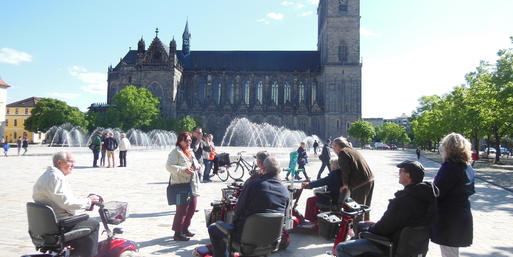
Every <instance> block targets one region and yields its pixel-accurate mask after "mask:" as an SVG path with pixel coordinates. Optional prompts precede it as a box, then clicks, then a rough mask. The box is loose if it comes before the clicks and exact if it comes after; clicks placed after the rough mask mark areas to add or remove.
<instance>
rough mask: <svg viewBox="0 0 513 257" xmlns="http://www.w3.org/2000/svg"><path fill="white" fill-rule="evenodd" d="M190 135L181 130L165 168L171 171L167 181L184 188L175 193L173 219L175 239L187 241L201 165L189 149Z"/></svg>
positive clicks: (190, 235) (189, 234)
mask: <svg viewBox="0 0 513 257" xmlns="http://www.w3.org/2000/svg"><path fill="white" fill-rule="evenodd" d="M191 142H192V136H191V133H189V132H183V133H182V134H180V135H179V136H178V139H177V140H176V147H175V149H173V151H171V153H169V156H168V159H167V165H166V168H167V170H168V171H169V172H170V173H171V176H170V178H169V183H170V184H171V185H174V186H176V187H178V186H180V188H182V189H185V190H182V191H181V192H179V193H177V197H176V213H175V217H174V220H173V230H174V231H175V235H174V236H173V239H174V240H175V241H189V239H190V237H193V236H194V234H193V233H191V232H190V231H189V226H190V225H191V220H192V216H193V215H194V212H195V211H196V204H197V197H198V196H199V194H198V193H199V189H198V186H199V176H198V173H199V172H200V168H201V165H200V164H199V163H198V161H197V160H196V157H194V153H193V152H192V149H191Z"/></svg>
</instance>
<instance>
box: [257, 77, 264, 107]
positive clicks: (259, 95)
mask: <svg viewBox="0 0 513 257" xmlns="http://www.w3.org/2000/svg"><path fill="white" fill-rule="evenodd" d="M263 87H264V85H263V83H262V81H258V84H257V100H258V102H259V103H260V104H263V103H262V96H263V92H262V91H263Z"/></svg>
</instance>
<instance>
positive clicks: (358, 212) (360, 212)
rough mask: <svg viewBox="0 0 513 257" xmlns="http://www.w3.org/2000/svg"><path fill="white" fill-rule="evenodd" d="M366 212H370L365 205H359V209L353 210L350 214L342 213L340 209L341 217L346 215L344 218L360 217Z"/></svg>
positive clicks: (342, 210)
mask: <svg viewBox="0 0 513 257" xmlns="http://www.w3.org/2000/svg"><path fill="white" fill-rule="evenodd" d="M367 212H370V207H369V206H367V205H363V204H362V205H360V209H358V210H355V211H352V212H347V211H344V209H343V208H342V209H340V213H342V214H343V215H346V216H353V217H355V216H360V215H363V214H365V213H367Z"/></svg>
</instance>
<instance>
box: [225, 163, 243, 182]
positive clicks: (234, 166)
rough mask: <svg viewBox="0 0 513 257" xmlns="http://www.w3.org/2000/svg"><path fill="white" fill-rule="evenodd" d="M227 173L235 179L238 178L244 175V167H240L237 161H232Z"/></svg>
mask: <svg viewBox="0 0 513 257" xmlns="http://www.w3.org/2000/svg"><path fill="white" fill-rule="evenodd" d="M228 175H229V176H230V177H231V178H233V179H235V180H237V179H240V178H242V176H244V167H242V165H240V164H239V163H238V162H232V163H230V169H229V173H228Z"/></svg>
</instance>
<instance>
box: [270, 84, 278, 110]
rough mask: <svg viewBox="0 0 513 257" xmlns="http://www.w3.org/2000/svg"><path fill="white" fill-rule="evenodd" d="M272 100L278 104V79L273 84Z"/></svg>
mask: <svg viewBox="0 0 513 257" xmlns="http://www.w3.org/2000/svg"><path fill="white" fill-rule="evenodd" d="M271 101H273V102H274V104H276V105H277V104H278V82H276V81H275V82H273V85H272V86H271Z"/></svg>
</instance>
